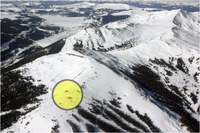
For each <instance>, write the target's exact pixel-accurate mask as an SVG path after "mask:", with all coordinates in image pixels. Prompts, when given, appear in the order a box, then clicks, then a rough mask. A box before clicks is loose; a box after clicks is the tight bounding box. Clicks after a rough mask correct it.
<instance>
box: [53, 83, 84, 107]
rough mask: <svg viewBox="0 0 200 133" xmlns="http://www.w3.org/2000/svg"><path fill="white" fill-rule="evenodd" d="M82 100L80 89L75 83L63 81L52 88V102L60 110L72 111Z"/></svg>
mask: <svg viewBox="0 0 200 133" xmlns="http://www.w3.org/2000/svg"><path fill="white" fill-rule="evenodd" d="M82 98H83V92H82V89H81V87H80V85H79V84H78V83H76V82H75V81H72V80H63V81H60V82H59V83H58V84H57V85H56V86H55V87H54V90H53V101H54V103H55V104H56V105H57V106H58V107H59V108H61V109H65V110H70V109H74V108H75V107H77V106H78V105H79V104H80V103H81V101H82Z"/></svg>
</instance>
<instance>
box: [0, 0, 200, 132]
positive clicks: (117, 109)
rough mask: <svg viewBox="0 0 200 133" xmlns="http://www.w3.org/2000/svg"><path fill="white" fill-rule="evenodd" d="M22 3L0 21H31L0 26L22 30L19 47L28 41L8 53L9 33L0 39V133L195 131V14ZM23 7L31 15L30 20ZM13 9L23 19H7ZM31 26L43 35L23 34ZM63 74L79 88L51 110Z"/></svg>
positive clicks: (199, 76)
mask: <svg viewBox="0 0 200 133" xmlns="http://www.w3.org/2000/svg"><path fill="white" fill-rule="evenodd" d="M3 6H4V8H5V7H6V6H9V7H10V6H11V5H6V4H5V5H3ZM18 6H19V5H18ZM18 6H14V7H15V8H17V7H18ZM23 6H25V7H24V8H27V10H28V11H27V14H28V16H26V15H24V14H23V15H22V14H20V13H19V14H13V15H12V16H11V19H10V20H8V19H5V18H6V15H7V14H9V13H10V14H12V12H7V11H4V12H2V14H3V18H1V23H3V22H4V23H6V22H8V21H9V22H10V23H11V26H10V27H11V28H12V26H13V25H14V24H13V21H17V22H19V23H20V22H21V23H25V22H24V21H25V19H26V21H28V22H29V24H28V25H29V26H30V28H27V29H26V28H25V27H28V26H27V25H23V24H19V25H22V26H24V27H22V28H21V29H23V28H25V29H26V30H25V31H26V32H25V31H23V32H17V33H7V31H8V30H6V29H5V30H3V31H5V32H2V33H4V34H5V36H8V35H9V36H14V37H15V38H25V39H26V38H28V39H29V40H32V41H33V43H30V45H27V46H25V47H24V49H29V48H31V47H32V48H34V49H35V48H37V49H35V50H34V51H33V52H30V53H29V54H28V55H26V54H24V55H23V56H21V57H20V58H19V59H18V57H17V56H15V55H13V56H11V57H9V56H7V53H9V52H10V51H11V53H13V52H14V51H16V49H18V51H20V50H21V49H22V48H21V47H20V46H19V47H18V46H16V47H14V48H13V47H12V46H13V44H12V43H10V42H14V40H9V42H6V41H5V42H4V43H2V45H1V48H4V49H3V51H5V52H7V53H5V54H4V55H3V56H5V60H4V62H3V63H4V64H3V68H2V74H1V88H2V89H1V100H2V101H1V130H2V132H24V133H25V132H33V133H36V132H199V114H200V113H199V110H200V104H199V98H200V96H199V93H200V92H199V91H200V90H199V89H200V85H199V82H200V54H199V53H200V51H199V39H200V37H199V35H200V31H199V24H200V23H199V22H200V20H199V17H198V13H197V12H188V11H185V10H182V9H174V10H155V11H153V10H151V11H150V10H146V9H145V8H144V9H142V8H136V7H134V6H132V5H128V4H124V3H89V2H82V3H81V2H79V3H70V4H66V5H47V4H46V5H45V4H44V3H43V4H42V3H37V4H36V5H34V4H33V5H32V6H30V5H28V6H26V5H23ZM45 6H46V7H45ZM14 7H12V8H14ZM10 8H11V7H10ZM47 8H50V9H51V10H49V9H48V10H46V9H47ZM22 10H23V9H22ZM18 11H19V9H18V10H17V12H18ZM64 11H66V14H64ZM33 14H34V15H33ZM32 15H33V16H34V17H35V18H37V19H38V21H39V23H36V22H33V20H31V21H29V20H30V18H31V16H32ZM19 16H26V18H25V17H24V18H23V17H22V18H23V19H21V20H16V19H18V17H19ZM110 16H112V17H113V19H110ZM116 16H117V19H116V18H115V17H116ZM119 16H120V17H119ZM122 16H123V17H122ZM124 16H126V17H124ZM39 18H40V19H39ZM60 20H62V21H60ZM73 21H74V22H73ZM104 22H106V23H104ZM14 26H16V25H14ZM16 27H17V26H16ZM56 27H59V28H58V29H57V30H55V29H56ZM14 29H15V28H14ZM36 29H38V31H40V32H38V33H41V34H45V36H44V37H41V38H40V39H35V40H34V39H33V38H32V37H29V35H30V36H31V31H36ZM17 31H19V30H17ZM34 35H35V34H34ZM34 35H33V36H34ZM7 45H9V46H7ZM9 50H10V51H9ZM22 51H23V50H22ZM22 51H21V52H22ZM17 53H18V52H17ZM18 54H20V53H18ZM16 59H18V60H17V61H16ZM10 60H14V61H13V62H12V63H11V61H10ZM6 62H7V63H6ZM64 79H71V80H74V81H76V82H78V83H79V84H80V86H81V87H82V89H83V100H82V102H81V104H80V105H79V106H78V107H77V108H75V109H73V110H62V109H60V108H58V107H57V106H56V105H55V104H54V102H53V99H52V91H53V88H54V86H55V85H56V84H57V83H58V82H59V81H61V80H64Z"/></svg>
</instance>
